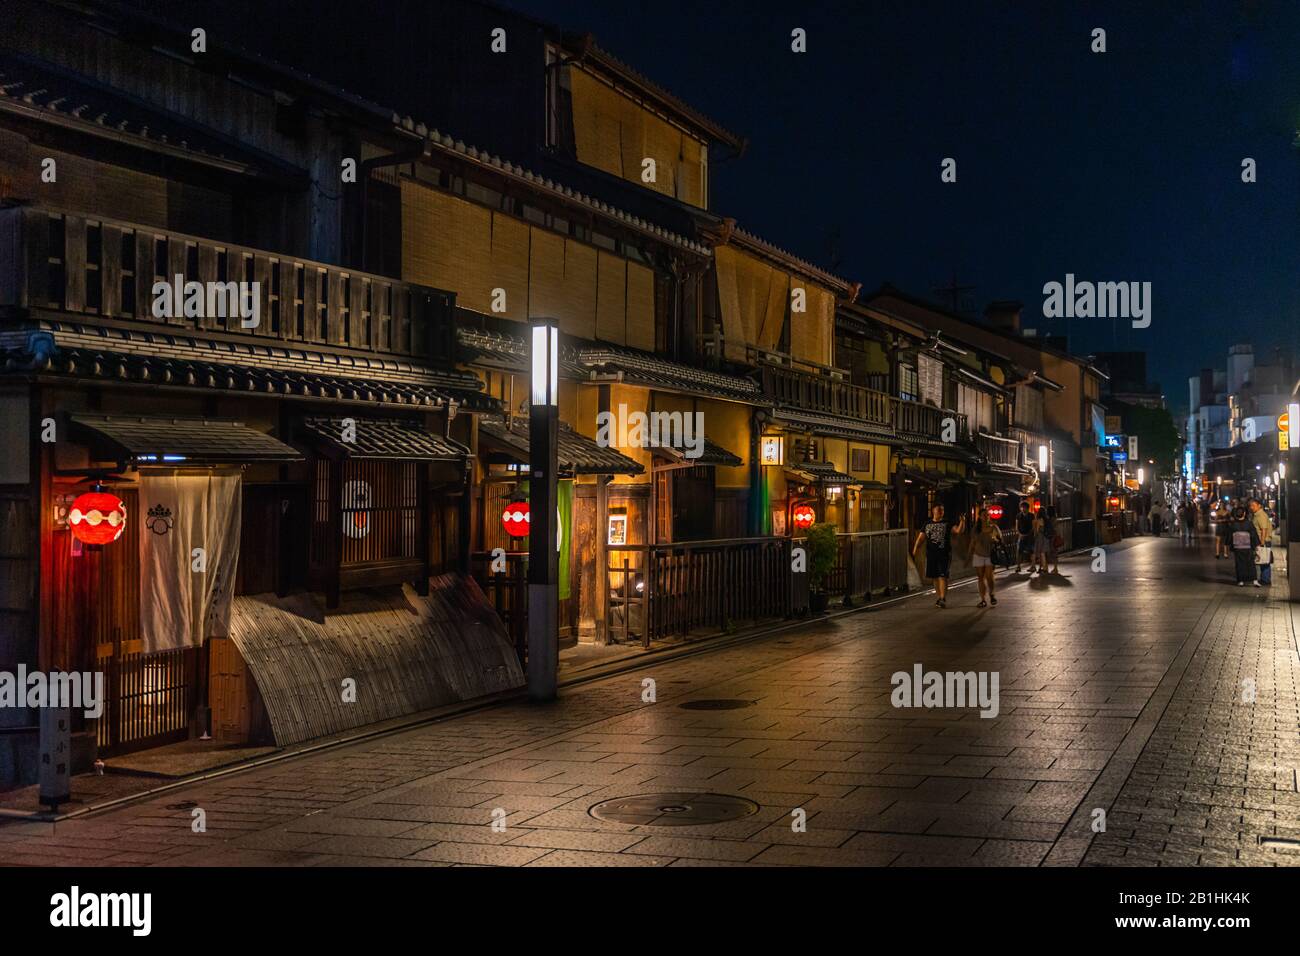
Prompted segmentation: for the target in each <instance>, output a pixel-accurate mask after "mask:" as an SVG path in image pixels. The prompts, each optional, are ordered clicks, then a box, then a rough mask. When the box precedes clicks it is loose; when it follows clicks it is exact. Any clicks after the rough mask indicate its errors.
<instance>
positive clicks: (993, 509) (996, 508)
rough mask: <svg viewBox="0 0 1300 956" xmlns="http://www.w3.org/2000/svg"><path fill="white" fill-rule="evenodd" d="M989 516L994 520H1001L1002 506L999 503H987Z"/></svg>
mask: <svg viewBox="0 0 1300 956" xmlns="http://www.w3.org/2000/svg"><path fill="white" fill-rule="evenodd" d="M989 517H990V518H992V519H993V520H994V521H1001V520H1002V506H1001V505H989Z"/></svg>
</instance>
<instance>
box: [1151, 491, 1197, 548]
mask: <svg viewBox="0 0 1300 956" xmlns="http://www.w3.org/2000/svg"><path fill="white" fill-rule="evenodd" d="M1198 513H1199V511H1198V508H1197V505H1196V502H1194V501H1192V500H1190V499H1188V500H1184V501H1181V502H1179V504H1178V507H1177V509H1175V508H1173V507H1171V506H1170V505H1169V504H1168V503H1167V502H1164V501H1156V502H1154V503H1152V505H1151V510H1150V512H1148V513H1147V524H1148V526H1149V527H1150V530H1151V533H1152V534H1154V535H1156V536H1157V537H1159V536H1160V535H1163V534H1164V533H1165V532H1166V531H1170V532H1173V531H1177V532H1178V533H1179V534H1180V536H1181V537H1182V539H1183V542H1184V543H1188V542H1190V541H1192V539H1193V538H1195V537H1196V522H1197V516H1198Z"/></svg>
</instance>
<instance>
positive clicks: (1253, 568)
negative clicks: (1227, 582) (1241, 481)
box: [1214, 498, 1273, 588]
mask: <svg viewBox="0 0 1300 956" xmlns="http://www.w3.org/2000/svg"><path fill="white" fill-rule="evenodd" d="M1219 514H1220V515H1222V514H1223V510H1220V512H1219ZM1272 540H1273V519H1272V518H1270V517H1269V516H1268V511H1266V510H1265V508H1264V503H1263V502H1262V501H1260V500H1259V499H1258V498H1248V499H1247V500H1246V501H1244V502H1243V501H1242V500H1241V499H1240V498H1238V499H1235V500H1234V501H1233V502H1232V504H1231V507H1230V508H1229V509H1228V510H1227V520H1226V521H1224V520H1220V521H1219V522H1217V534H1215V536H1214V557H1215V558H1216V559H1218V558H1228V557H1230V558H1232V560H1233V571H1234V572H1235V574H1236V578H1237V587H1239V588H1244V587H1245V586H1246V585H1247V584H1250V585H1253V586H1254V587H1260V586H1261V585H1262V584H1272V583H1273V551H1272V548H1270V547H1269V545H1270V543H1271V542H1272Z"/></svg>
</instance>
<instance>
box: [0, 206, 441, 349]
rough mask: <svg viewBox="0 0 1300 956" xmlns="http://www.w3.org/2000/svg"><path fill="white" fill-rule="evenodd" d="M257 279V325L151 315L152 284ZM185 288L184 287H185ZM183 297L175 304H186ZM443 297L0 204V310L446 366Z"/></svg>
mask: <svg viewBox="0 0 1300 956" xmlns="http://www.w3.org/2000/svg"><path fill="white" fill-rule="evenodd" d="M177 275H179V276H181V282H182V284H183V283H186V282H190V281H195V282H199V283H201V284H203V288H204V290H205V295H204V301H205V310H204V311H205V312H206V311H207V310H206V304H207V301H208V296H207V295H206V290H207V289H208V288H209V286H208V284H209V283H222V284H224V283H232V282H233V283H252V282H256V283H258V320H259V321H258V324H257V326H256V327H251V328H245V327H244V326H243V324H241V317H240V316H238V315H234V316H225V317H222V316H214V315H201V316H196V315H191V316H186V315H185V314H184V312H185V310H184V309H182V308H180V307H179V304H178V305H177V307H176V308H174V309H173V310H172V312H173V314H171V315H168V316H163V317H157V316H155V314H154V294H153V288H154V284H155V283H156V282H166V283H168V284H170V285H173V286H174V283H175V281H176V278H175V277H176V276H177ZM182 288H183V285H182ZM182 301H183V300H182ZM454 305H455V296H454V295H453V294H452V293H450V292H444V291H441V290H438V289H430V288H427V287H425V286H419V285H413V284H411V283H408V282H401V281H399V280H397V279H391V278H387V277H385V276H378V275H372V274H370V273H365V272H358V271H357V270H355V269H343V268H339V267H338V266H331V265H326V264H324V263H320V262H312V261H310V260H306V259H299V258H297V257H295V256H289V255H283V254H280V253H274V252H267V251H264V250H260V249H249V248H245V247H243V246H235V245H231V244H229V243H224V242H217V241H214V240H211V239H203V238H199V237H197V236H188V235H183V234H181V233H176V232H169V231H165V230H160V229H154V228H152V227H150V226H143V225H138V224H132V223H124V222H116V221H113V220H108V219H96V218H94V217H87V216H83V215H79V214H75V213H70V212H58V211H53V210H47V209H42V208H37V207H31V206H17V207H12V208H8V209H0V307H11V308H18V309H49V310H54V311H58V312H61V313H70V314H71V315H72V316H75V317H76V318H77V320H78V321H85V320H91V321H99V322H103V323H112V324H126V325H129V326H136V327H148V328H153V329H158V328H160V327H161V328H162V329H164V330H166V331H173V332H197V333H201V334H205V335H214V336H225V337H229V336H231V335H238V336H247V337H249V338H250V339H252V340H254V341H260V342H263V343H266V342H270V341H280V342H294V343H303V344H312V345H322V346H329V347H335V348H343V349H349V350H358V351H364V352H373V353H383V354H390V355H395V356H401V357H409V358H414V359H418V360H422V361H428V360H432V361H435V362H439V363H443V362H446V361H449V360H450V358H451V356H452V355H453V354H454V352H453V350H452V344H453V339H452V335H453V334H454V329H453V327H452V322H451V315H452V309H453V307H454Z"/></svg>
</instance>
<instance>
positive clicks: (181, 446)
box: [70, 415, 302, 465]
mask: <svg viewBox="0 0 1300 956" xmlns="http://www.w3.org/2000/svg"><path fill="white" fill-rule="evenodd" d="M70 418H71V420H72V423H73V425H74V426H76V427H78V428H80V429H83V430H85V431H88V432H90V433H91V434H92V435H93V440H94V441H96V442H98V443H100V444H102V445H105V446H107V448H108V449H110V450H111V453H112V455H113V457H116V458H121V459H124V460H131V461H135V462H137V463H140V464H160V465H161V464H171V463H180V462H182V461H184V462H223V461H228V462H252V461H299V460H301V459H302V455H301V454H299V453H298V452H297V451H295V450H294V449H293V448H290V447H289V446H288V445H286V444H285V443H284V442H282V441H279V440H278V439H276V438H272V437H271V436H270V435H267V434H265V433H263V432H259V431H258V430H257V429H255V428H249V427H248V426H247V425H245V424H244V423H243V422H237V421H231V420H229V419H223V418H145V417H141V416H135V415H72V416H70Z"/></svg>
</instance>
